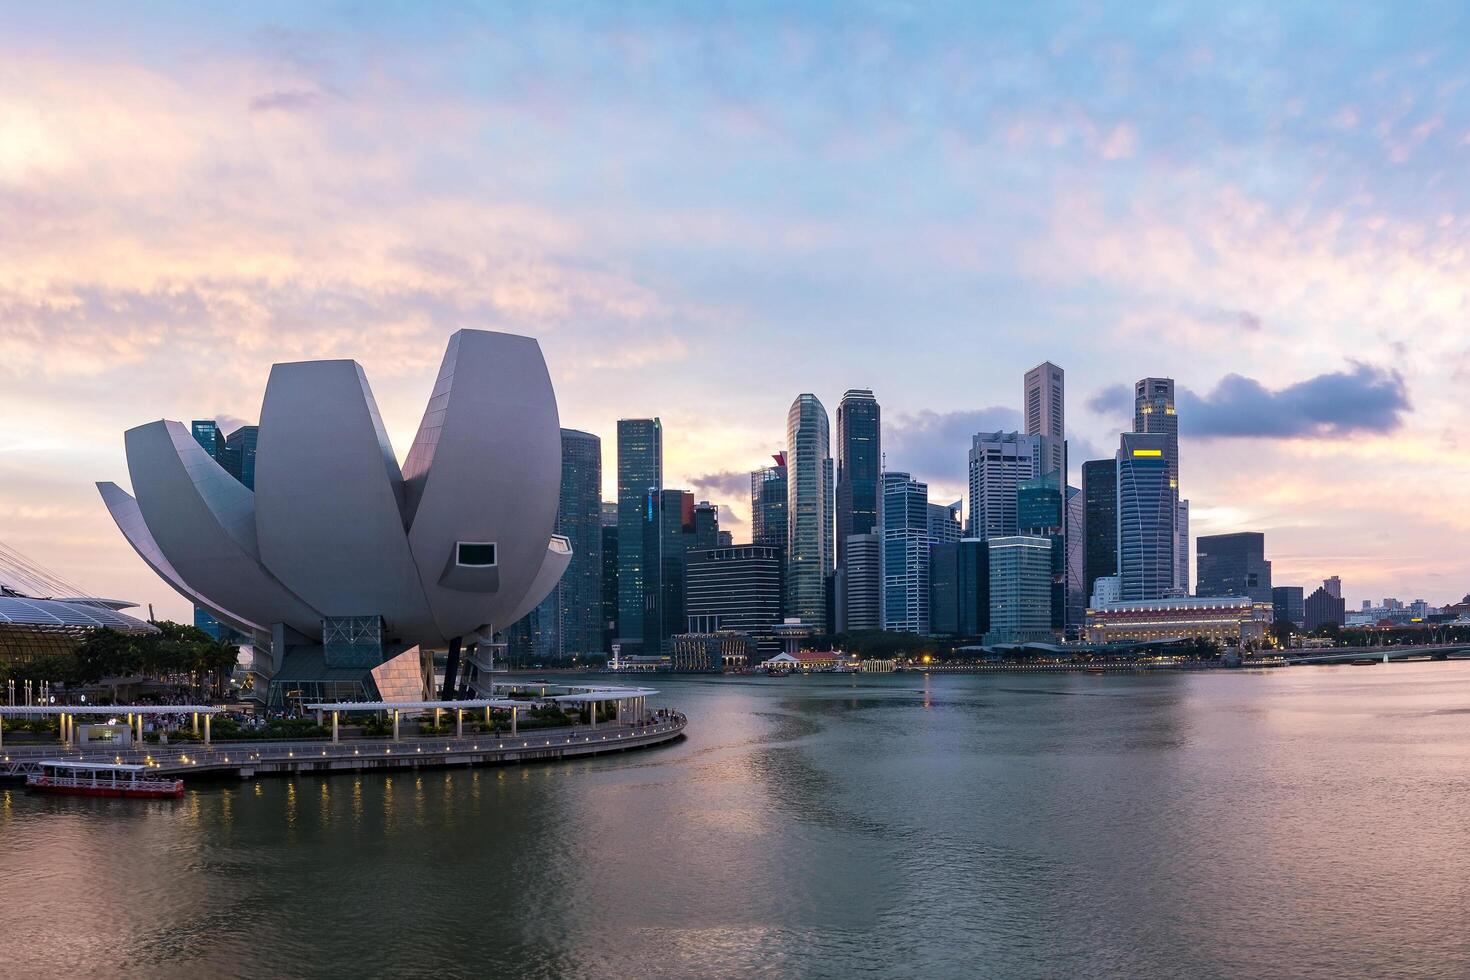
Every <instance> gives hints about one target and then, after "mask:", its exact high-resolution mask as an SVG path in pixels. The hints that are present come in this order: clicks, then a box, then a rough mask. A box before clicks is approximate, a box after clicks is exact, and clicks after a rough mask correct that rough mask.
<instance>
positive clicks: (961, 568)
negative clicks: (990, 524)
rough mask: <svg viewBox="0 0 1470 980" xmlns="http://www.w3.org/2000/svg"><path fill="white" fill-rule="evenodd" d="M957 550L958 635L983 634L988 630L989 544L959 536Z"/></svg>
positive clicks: (979, 635) (977, 635) (978, 539)
mask: <svg viewBox="0 0 1470 980" xmlns="http://www.w3.org/2000/svg"><path fill="white" fill-rule="evenodd" d="M959 549H960V550H959V558H958V561H957V562H956V565H957V566H958V580H957V581H956V590H957V591H958V593H959V595H958V599H957V604H958V607H959V635H960V636H975V637H982V636H984V635H985V634H986V633H988V632H989V631H990V545H989V544H988V543H987V542H985V541H983V540H981V539H980V538H961V539H960V542H959Z"/></svg>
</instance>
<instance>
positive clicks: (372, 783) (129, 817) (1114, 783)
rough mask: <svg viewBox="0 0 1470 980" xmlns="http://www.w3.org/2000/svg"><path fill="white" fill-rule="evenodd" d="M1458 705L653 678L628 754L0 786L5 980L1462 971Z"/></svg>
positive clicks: (945, 678)
mask: <svg viewBox="0 0 1470 980" xmlns="http://www.w3.org/2000/svg"><path fill="white" fill-rule="evenodd" d="M1467 680H1470V665H1461V664H1442V665H1432V666H1431V665H1408V666H1399V665H1395V666H1393V667H1390V668H1385V669H1379V670H1375V671H1371V672H1369V671H1353V670H1352V669H1351V668H1338V669H1335V670H1334V669H1315V668H1312V669H1293V670H1289V671H1286V670H1283V671H1277V672H1274V673H1270V674H1267V675H1245V674H1218V675H1211V676H1172V677H1170V676H1161V677H1137V678H1119V677H1095V676H1088V675H1083V676H1068V677H1041V676H1018V675H1009V676H1007V675H1002V676H985V677H975V676H956V675H930V676H927V677H915V676H908V677H905V676H903V675H898V676H890V677H871V676H864V677H861V678H851V677H834V678H788V679H770V680H767V679H757V678H749V679H744V678H741V679H736V678H732V679H669V680H667V681H663V679H661V683H660V684H659V685H657V686H659V687H661V688H663V689H664V690H665V692H666V703H673V704H678V705H679V706H680V707H683V708H685V709H687V710H688V711H689V712H690V714H691V717H693V718H694V719H695V725H694V727H693V728H692V729H691V734H690V737H689V739H688V740H687V741H685V742H683V743H681V744H679V745H677V746H674V747H670V748H667V749H661V750H657V751H653V752H646V753H632V754H628V755H617V756H609V757H606V758H602V759H595V760H584V761H579V762H573V763H569V764H565V765H560V766H528V767H521V768H504V769H480V770H439V771H435V770H425V771H421V772H417V773H401V774H399V775H397V776H386V775H375V774H361V775H347V774H343V775H338V776H332V777H308V776H303V777H299V778H296V779H283V778H279V779H270V778H265V779H260V780H257V781H256V782H255V783H253V784H252V785H250V786H248V787H246V786H242V785H230V784H226V785H217V786H207V785H206V786H203V787H202V788H191V789H190V791H189V794H188V796H187V797H186V799H185V800H184V801H183V802H182V803H179V804H173V803H166V804H152V803H144V804H142V805H135V804H134V803H132V802H130V801H100V800H75V799H61V798H47V797H36V796H28V795H25V794H23V793H21V792H18V791H16V790H14V789H5V790H0V833H3V846H0V917H3V918H0V921H3V922H4V923H5V925H6V934H7V935H10V936H23V937H28V939H27V941H25V942H20V943H10V944H7V950H6V956H7V960H6V962H7V970H8V971H13V972H14V973H15V974H16V975H37V976H44V975H54V974H56V973H59V972H64V973H74V974H79V975H97V976H115V975H149V976H153V975H185V974H187V975H191V976H192V975H214V974H226V975H228V974H239V975H243V974H250V975H253V976H273V977H274V976H283V977H290V976H299V977H308V976H319V975H322V974H323V973H333V974H336V973H341V974H352V973H356V974H362V975H372V976H377V975H412V976H420V975H426V974H432V973H443V974H446V975H462V974H465V973H469V972H478V973H485V974H491V975H510V974H516V975H524V976H532V977H564V976H570V977H577V976H585V977H601V976H609V975H629V976H640V977H643V976H690V975H703V976H737V975H738V976H781V977H785V976H802V975H807V976H844V977H845V976H851V975H855V974H861V973H869V974H875V975H934V976H953V975H981V976H985V975H989V976H1006V977H1012V976H1057V975H1086V976H1143V975H1148V976H1273V975H1275V976H1279V975H1283V974H1287V973H1289V974H1290V975H1293V976H1323V977H1326V976H1343V975H1353V976H1358V975H1383V976H1388V975H1394V976H1403V975H1444V976H1454V975H1466V974H1467V973H1470V949H1467V947H1466V945H1465V944H1464V943H1463V942H1462V941H1461V940H1460V939H1459V938H1458V931H1457V930H1455V929H1453V928H1450V927H1447V926H1446V924H1447V923H1453V922H1454V921H1456V917H1457V915H1458V912H1459V910H1460V908H1461V907H1462V905H1463V901H1462V899H1463V895H1464V890H1465V889H1464V885H1463V882H1464V881H1466V880H1470V846H1467V845H1470V826H1467V825H1466V823H1465V821H1464V820H1463V817H1462V814H1463V811H1464V807H1463V792H1462V788H1463V786H1464V785H1465V783H1466V779H1467V777H1470V729H1467V727H1466V726H1465V725H1464V717H1465V715H1464V711H1465V710H1466V708H1467V707H1470V699H1467V697H1466V696H1464V695H1463V694H1462V692H1463V691H1465V690H1466V689H1467V686H1466V684H1465V682H1466V681H1467ZM302 794H311V796H312V797H314V798H315V805H314V806H313V807H312V808H311V809H312V810H314V811H315V816H314V817H312V816H311V815H310V813H309V812H306V811H301V809H300V807H301V806H302V805H303V804H306V803H307V799H305V798H303V796H302ZM304 813H305V819H303V814H304ZM124 895H125V896H126V900H117V901H113V900H111V896H124ZM99 896H108V897H109V900H107V901H99V900H98V899H99ZM79 908H84V909H86V910H87V914H86V915H85V916H78V915H77V909H79Z"/></svg>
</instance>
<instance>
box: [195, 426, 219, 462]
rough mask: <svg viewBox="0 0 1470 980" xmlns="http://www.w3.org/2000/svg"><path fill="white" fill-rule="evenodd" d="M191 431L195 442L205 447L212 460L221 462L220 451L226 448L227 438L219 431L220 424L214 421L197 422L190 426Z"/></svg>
mask: <svg viewBox="0 0 1470 980" xmlns="http://www.w3.org/2000/svg"><path fill="white" fill-rule="evenodd" d="M189 431H190V432H192V433H193V434H194V441H195V442H197V443H199V445H201V446H203V447H204V451H205V452H207V453H209V455H210V458H211V459H213V460H214V461H215V462H219V458H220V451H221V450H222V449H224V447H225V437H224V435H223V434H221V433H220V431H219V424H218V423H216V422H215V421H214V420H213V419H208V420H204V421H200V420H197V419H196V420H195V421H194V422H193V424H191V425H190V426H189Z"/></svg>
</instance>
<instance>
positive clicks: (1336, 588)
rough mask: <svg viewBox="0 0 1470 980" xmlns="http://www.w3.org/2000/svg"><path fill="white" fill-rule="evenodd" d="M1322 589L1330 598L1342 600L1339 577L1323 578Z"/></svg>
mask: <svg viewBox="0 0 1470 980" xmlns="http://www.w3.org/2000/svg"><path fill="white" fill-rule="evenodd" d="M1322 588H1324V589H1326V590H1327V594H1328V595H1330V596H1332V598H1334V599H1341V598H1342V579H1341V578H1340V577H1339V576H1336V575H1334V576H1332V577H1331V578H1324V579H1323V580H1322Z"/></svg>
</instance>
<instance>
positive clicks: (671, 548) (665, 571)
mask: <svg viewBox="0 0 1470 980" xmlns="http://www.w3.org/2000/svg"><path fill="white" fill-rule="evenodd" d="M711 537H712V538H713V537H715V535H711ZM695 542H696V536H695V533H694V494H692V493H690V492H689V491H688V490H664V491H663V492H662V493H661V494H660V495H659V567H660V569H661V571H660V573H659V586H660V589H661V592H660V595H659V615H660V616H661V617H662V625H661V626H660V628H659V641H660V647H661V648H662V645H663V643H664V642H665V641H667V640H668V638H669V637H671V636H673V635H675V634H676V633H682V632H684V631H685V630H686V629H687V628H688V625H687V619H686V616H685V614H684V572H685V569H686V567H687V559H688V554H689V552H690V551H691V550H692V549H693V547H694V545H695ZM716 543H717V542H716ZM644 647H645V651H646V652H648V653H652V652H653V649H652V647H651V646H650V645H649V644H648V643H646V642H645V644H644Z"/></svg>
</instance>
